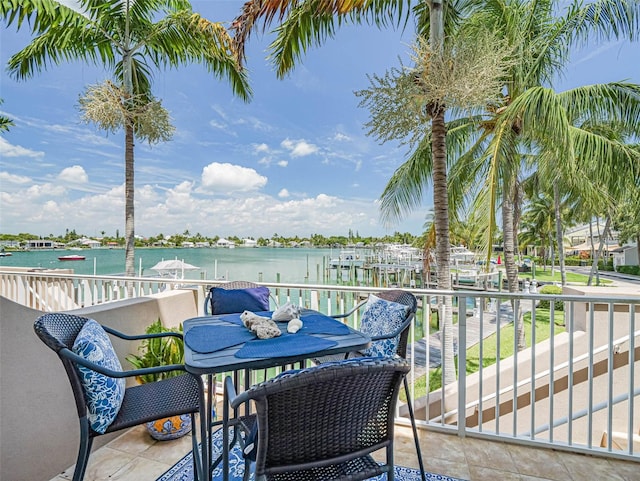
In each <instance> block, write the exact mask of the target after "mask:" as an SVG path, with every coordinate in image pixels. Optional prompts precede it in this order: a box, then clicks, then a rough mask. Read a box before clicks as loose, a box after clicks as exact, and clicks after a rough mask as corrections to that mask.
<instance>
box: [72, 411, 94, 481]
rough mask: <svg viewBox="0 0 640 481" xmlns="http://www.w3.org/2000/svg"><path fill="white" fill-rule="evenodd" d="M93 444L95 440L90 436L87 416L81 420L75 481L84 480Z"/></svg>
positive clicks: (74, 473) (74, 472) (74, 474)
mask: <svg viewBox="0 0 640 481" xmlns="http://www.w3.org/2000/svg"><path fill="white" fill-rule="evenodd" d="M92 444H93V438H92V437H91V436H90V435H89V420H88V419H87V417H86V416H85V417H82V418H80V448H79V449H78V459H77V460H76V468H75V469H74V470H73V481H82V480H83V479H84V473H85V471H86V470H87V464H88V462H89V455H90V454H91V445H92Z"/></svg>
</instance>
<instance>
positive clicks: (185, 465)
mask: <svg viewBox="0 0 640 481" xmlns="http://www.w3.org/2000/svg"><path fill="white" fill-rule="evenodd" d="M221 440H222V430H220V429H219V430H218V431H216V432H215V434H214V436H213V448H212V451H213V455H214V458H215V457H217V456H219V455H220V452H221V450H222V447H221V446H222V443H221ZM229 474H230V476H229V480H230V481H242V476H243V474H244V459H243V457H242V453H241V451H240V448H239V447H238V445H237V444H236V445H235V446H234V448H233V449H232V450H231V452H230V453H229ZM426 475H427V481H463V480H461V479H459V478H451V477H449V476H443V475H441V474H434V473H429V472H427V473H426ZM386 477H387V476H386V475H385V474H383V475H381V476H378V477H376V478H371V480H375V481H384V480H386ZM221 479H222V467H221V466H218V467H217V468H216V469H215V470H214V472H213V480H214V481H215V480H221ZM249 479H250V480H252V481H253V474H251V476H250V478H249ZM395 479H396V480H397V481H421V478H420V471H419V470H417V469H410V468H405V467H403V466H396V467H395ZM156 481H193V460H192V454H191V453H188V454H187V455H186V456H185V457H183V458H182V459H181V460H180V461H178V462H177V463H176V464H174V465H173V466H172V467H171V469H169V471H167V472H166V473H164V474H163V475H162V476H160V477H159V478H158V479H157V480H156Z"/></svg>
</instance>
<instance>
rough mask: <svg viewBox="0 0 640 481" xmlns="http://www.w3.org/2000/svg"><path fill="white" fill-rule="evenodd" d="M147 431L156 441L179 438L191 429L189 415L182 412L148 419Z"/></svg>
mask: <svg viewBox="0 0 640 481" xmlns="http://www.w3.org/2000/svg"><path fill="white" fill-rule="evenodd" d="M147 431H149V434H150V435H151V437H152V438H153V439H157V440H158V441H168V440H170V439H177V438H180V437H182V436H184V435H185V434H187V433H189V432H190V431H191V416H190V415H189V414H182V415H180V416H171V417H169V418H163V419H157V420H155V421H150V422H148V423H147Z"/></svg>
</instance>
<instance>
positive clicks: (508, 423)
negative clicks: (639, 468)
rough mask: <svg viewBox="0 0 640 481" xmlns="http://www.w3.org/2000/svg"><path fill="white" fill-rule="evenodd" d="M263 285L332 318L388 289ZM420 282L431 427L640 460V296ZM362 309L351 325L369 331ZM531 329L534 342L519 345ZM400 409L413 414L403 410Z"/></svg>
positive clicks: (12, 274)
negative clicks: (452, 377) (449, 352)
mask: <svg viewBox="0 0 640 481" xmlns="http://www.w3.org/2000/svg"><path fill="white" fill-rule="evenodd" d="M219 283H220V281H206V280H204V281H195V280H194V281H192V280H185V281H182V280H173V279H166V278H127V277H119V276H81V275H73V274H63V275H60V274H56V273H47V272H22V271H2V272H0V295H2V296H4V297H6V298H9V299H11V300H14V301H16V302H19V303H21V304H24V305H26V306H29V307H31V308H34V309H39V310H43V311H62V310H71V309H76V308H80V307H87V306H90V305H95V304H102V303H107V302H111V301H115V300H120V299H126V298H129V297H139V296H145V295H148V294H151V293H157V292H160V291H163V290H167V289H169V290H172V289H184V288H188V289H193V290H194V291H195V292H196V294H197V299H198V303H199V306H200V309H201V308H202V307H201V306H202V305H203V303H204V298H205V295H206V292H207V290H208V289H209V288H210V287H211V286H214V285H216V284H219ZM185 284H186V285H185ZM262 284H263V285H265V286H267V287H269V288H270V289H271V292H272V294H273V297H274V298H275V299H276V300H277V302H278V304H282V303H284V302H287V301H290V302H293V303H296V304H299V305H302V306H304V307H308V308H312V309H317V310H319V311H321V312H324V313H326V314H329V315H331V314H338V313H343V312H346V311H347V310H348V309H350V308H351V307H352V306H354V305H355V304H357V303H358V302H359V301H361V300H362V299H365V298H366V296H368V294H370V293H372V292H377V291H380V290H382V289H381V288H372V287H353V286H339V285H310V284H309V285H307V284H282V283H278V284H276V283H262ZM408 290H409V291H411V292H413V293H414V294H415V295H416V297H417V298H418V301H419V309H418V314H417V316H416V318H415V321H414V324H413V325H412V327H411V335H410V336H411V337H410V342H411V345H410V349H409V358H410V361H411V365H412V370H411V373H410V378H409V380H410V385H411V391H412V392H411V395H412V398H413V399H414V404H415V406H414V407H415V411H416V415H417V419H418V425H419V426H420V427H422V428H427V429H434V430H439V431H451V432H455V433H457V435H459V436H475V437H487V438H492V439H499V440H503V441H508V442H513V443H520V444H528V445H538V446H547V447H552V448H555V449H560V450H568V451H573V452H584V453H591V454H596V455H602V456H608V457H616V458H621V459H631V460H635V461H638V460H640V416H639V415H638V413H640V326H638V322H637V320H636V319H637V317H638V313H640V297H638V296H634V295H631V294H625V293H624V292H623V291H616V293H615V295H607V296H593V295H582V294H581V293H580V292H579V288H574V289H573V292H574V293H572V294H570V295H569V294H565V295H557V296H549V295H541V294H538V293H518V294H510V293H505V292H497V291H450V292H446V291H437V290H429V289H408ZM608 292H614V289H609V291H608ZM445 298H451V300H452V305H453V312H452V316H453V319H454V325H453V335H454V339H455V342H454V345H455V353H454V354H455V369H456V370H457V380H456V382H454V383H451V384H449V385H447V386H445V387H444V388H442V387H440V385H441V384H442V379H443V378H444V374H445V373H444V368H443V366H442V359H444V358H445V353H443V352H442V349H441V347H440V342H439V333H440V332H441V331H440V329H438V321H439V320H440V319H444V312H443V309H444V307H443V306H444V304H445V303H444V302H443V300H444V299H445ZM357 316H358V314H357V313H356V314H354V315H353V316H351V317H350V318H349V319H348V320H347V321H346V322H348V323H349V324H350V325H351V326H353V327H357V325H358V317H357ZM514 319H515V320H516V322H514ZM497 327H500V328H499V329H498V328H497ZM523 337H524V341H525V342H526V345H527V347H524V348H521V349H518V348H517V346H518V342H519V341H522V338H523ZM458 346H467V349H458ZM427 386H430V388H427ZM398 415H399V417H398V420H399V422H406V413H405V410H404V409H403V407H401V408H400V409H399V413H398Z"/></svg>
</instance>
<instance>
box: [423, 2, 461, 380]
mask: <svg viewBox="0 0 640 481" xmlns="http://www.w3.org/2000/svg"><path fill="white" fill-rule="evenodd" d="M428 2H429V43H430V44H431V48H432V49H433V51H434V52H435V54H436V55H442V50H443V48H444V17H443V11H442V0H428ZM445 108H446V106H445V105H443V104H436V105H430V106H429V109H430V114H431V155H432V159H433V210H434V220H435V224H436V261H437V264H438V289H442V290H451V269H450V266H449V263H450V256H451V244H450V241H449V195H448V192H447V150H446V137H447V127H446V124H445V120H444V113H445ZM443 307H444V309H443V311H444V312H442V314H443V316H442V317H443V321H442V323H441V329H442V351H443V352H442V369H443V372H444V378H443V385H445V386H446V385H447V384H451V383H453V382H455V381H456V371H455V361H454V353H453V305H452V299H451V296H444V306H443ZM464 348H465V347H464V346H463V347H462V349H464Z"/></svg>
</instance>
